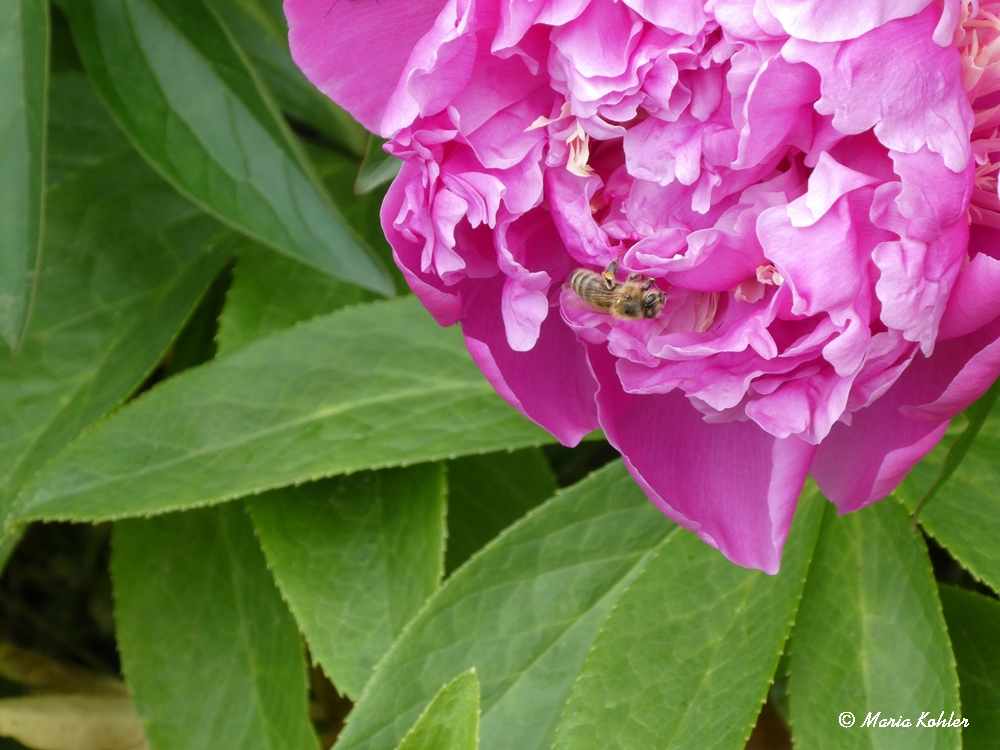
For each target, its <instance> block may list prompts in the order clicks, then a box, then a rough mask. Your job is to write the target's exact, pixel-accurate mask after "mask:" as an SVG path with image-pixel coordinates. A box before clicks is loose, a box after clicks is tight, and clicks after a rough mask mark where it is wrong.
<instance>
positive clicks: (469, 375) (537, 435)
mask: <svg viewBox="0 0 1000 750" xmlns="http://www.w3.org/2000/svg"><path fill="white" fill-rule="evenodd" d="M551 440H552V438H551V436H549V435H548V434H547V433H546V432H544V431H543V430H542V429H541V428H539V427H537V426H535V425H533V424H532V423H530V422H529V421H528V420H527V419H525V418H524V417H522V416H521V415H520V414H519V413H517V412H516V411H515V410H514V409H513V408H512V407H510V406H509V405H507V404H506V403H505V402H504V401H503V400H502V399H501V398H500V397H499V396H497V395H496V393H495V392H494V391H493V388H491V387H490V385H489V383H488V382H487V381H486V379H485V378H484V377H483V376H482V374H481V373H480V372H479V369H478V368H477V367H476V366H475V364H474V363H473V361H472V358H471V357H470V356H469V354H468V351H467V350H466V348H465V344H464V341H463V339H462V335H461V332H460V331H458V330H457V329H444V328H441V327H439V326H438V325H437V324H436V323H435V322H434V321H433V320H432V318H431V317H430V315H429V314H428V313H427V312H426V311H425V310H424V309H423V308H422V307H421V306H420V303H419V302H418V301H417V300H416V299H415V298H407V299H403V300H398V301H394V302H376V303H373V304H370V305H363V306H360V307H355V308H351V309H349V310H343V311H340V312H337V313H334V314H333V315H329V316H326V317H324V318H318V319H316V320H313V321H310V322H309V323H304V324H302V325H300V326H298V327H296V328H293V329H292V330H290V331H284V332H282V333H279V334H276V335H274V336H271V337H269V338H267V339H264V340H262V341H258V342H256V343H253V344H249V345H247V346H245V347H243V348H242V349H240V350H238V351H236V352H233V353H232V354H231V355H230V356H228V357H225V358H223V359H219V360H215V361H213V362H210V363H208V364H206V365H203V366H201V367H198V368H195V369H193V370H188V371H186V372H183V373H181V374H180V375H178V376H176V377H173V378H170V379H169V380H167V381H165V382H164V383H162V384H161V385H159V386H158V387H157V388H155V389H154V390H153V391H151V392H149V393H148V394H146V395H144V396H143V397H142V398H140V399H137V400H136V401H134V402H133V403H131V404H129V405H128V407H126V408H125V409H122V410H121V411H120V412H119V413H118V414H116V415H115V416H114V417H112V418H111V419H108V420H106V421H105V422H103V423H102V424H101V425H99V426H98V427H97V428H96V429H94V430H92V431H91V432H89V433H88V434H87V435H86V437H85V438H84V439H82V440H79V441H77V442H76V443H74V444H73V445H72V446H71V447H70V448H69V449H68V450H67V451H66V452H65V453H63V455H62V456H61V457H60V459H59V460H58V461H57V462H56V463H54V464H53V465H51V466H50V467H49V468H48V470H47V471H45V472H44V473H43V474H42V475H41V476H40V477H39V478H38V479H37V480H36V481H35V482H34V483H33V485H32V487H31V488H29V490H28V491H27V492H26V493H25V495H24V496H23V503H20V504H19V507H20V512H21V517H22V518H25V519H35V518H47V519H55V518H67V519H70V518H71V519H75V520H84V519H86V520H96V519H99V518H101V519H107V518H114V517H120V516H123V515H137V514H144V513H154V512H161V511H165V510H173V509H177V508H183V507H191V506H196V505H207V504H210V503H215V502H220V501H223V500H229V499H232V498H235V497H241V496H243V495H248V494H253V493H257V492H261V491H263V490H267V489H272V488H275V487H282V486H286V485H289V484H292V483H295V482H303V481H306V480H313V479H319V478H321V477H326V476H334V475H337V474H344V473H349V472H352V471H357V470H360V469H374V468H384V467H389V466H400V465H407V464H412V463H420V462H423V461H436V460H440V459H443V458H448V457H452V456H457V455H466V454H471V453H481V452H489V451H496V450H501V449H503V448H515V447H523V446H527V445H538V444H540V443H544V442H550V441H551Z"/></svg>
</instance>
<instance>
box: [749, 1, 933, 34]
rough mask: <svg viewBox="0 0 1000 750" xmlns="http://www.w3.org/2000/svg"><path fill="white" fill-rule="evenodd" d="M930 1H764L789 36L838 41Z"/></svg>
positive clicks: (916, 10) (910, 13)
mask: <svg viewBox="0 0 1000 750" xmlns="http://www.w3.org/2000/svg"><path fill="white" fill-rule="evenodd" d="M930 2H931V0H837V2H830V1H829V0H767V7H768V8H770V10H771V13H773V14H774V17H775V18H777V19H778V21H779V22H780V23H781V26H782V27H783V28H784V29H785V31H787V32H788V34H789V35H791V36H793V37H796V38H798V39H806V40H808V41H810V42H840V41H843V40H845V39H856V38H857V37H859V36H861V35H862V34H865V33H866V32H869V31H871V30H872V29H875V28H878V27H879V26H882V25H883V24H885V23H887V22H889V21H892V20H894V19H896V18H907V17H908V16H915V15H916V14H917V13H919V12H920V11H922V10H923V9H924V8H926V7H927V6H928V5H929V4H930Z"/></svg>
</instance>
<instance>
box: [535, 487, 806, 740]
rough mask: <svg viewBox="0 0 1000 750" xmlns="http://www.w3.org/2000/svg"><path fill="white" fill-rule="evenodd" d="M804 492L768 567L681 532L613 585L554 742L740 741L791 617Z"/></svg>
mask: <svg viewBox="0 0 1000 750" xmlns="http://www.w3.org/2000/svg"><path fill="white" fill-rule="evenodd" d="M818 494H819V493H818V492H816V491H812V492H810V493H807V495H805V496H804V498H803V499H804V502H802V503H800V506H799V509H798V511H797V512H796V515H795V522H794V525H793V528H792V531H791V532H790V534H789V539H788V543H787V546H786V548H785V552H784V556H783V559H782V563H781V572H780V573H779V574H778V575H776V576H769V575H767V574H766V573H763V572H761V571H759V570H747V569H745V568H741V567H738V566H736V565H733V563H731V562H729V561H728V560H726V559H725V558H724V557H722V555H720V554H719V553H718V552H717V551H716V550H713V549H712V548H711V547H709V546H708V545H706V544H705V543H704V542H703V541H701V540H700V539H698V537H697V536H695V535H694V534H691V533H683V534H675V535H674V536H672V537H671V538H670V539H668V540H667V541H666V542H665V543H664V544H663V545H662V546H661V547H660V549H659V550H657V552H656V556H655V557H654V558H653V559H652V560H651V561H650V562H649V564H648V565H647V566H646V568H645V570H643V572H642V573H641V574H640V575H639V577H638V578H636V580H635V581H634V582H633V583H632V584H631V585H630V586H629V588H628V590H627V591H626V592H625V593H624V594H623V595H622V597H621V599H620V600H619V602H618V603H617V604H616V605H615V609H614V611H613V612H612V614H611V616H610V617H609V618H608V621H607V623H606V624H605V625H604V628H603V629H602V631H601V634H600V635H599V636H598V638H597V641H596V642H595V643H594V647H593V648H592V649H591V652H590V654H589V655H588V657H587V661H586V662H585V664H584V665H583V669H582V671H581V673H580V676H579V678H578V679H577V682H576V685H574V687H573V692H572V694H571V695H570V699H569V702H568V704H567V706H566V710H565V713H564V715H563V718H562V720H561V722H560V724H559V728H558V731H557V734H556V741H555V744H554V746H553V747H554V748H557V750H583V749H584V748H586V749H588V750H589V749H590V748H597V749H599V750H607V749H610V748H649V749H650V750H653V749H654V748H655V749H656V750H660V749H662V750H668V749H669V750H680V749H681V748H690V747H712V748H720V750H721V748H732V750H742V748H743V747H744V745H746V742H747V738H748V737H749V736H750V732H751V730H752V729H753V727H754V723H755V722H756V719H757V714H758V713H759V712H760V707H761V706H762V705H763V703H764V699H765V698H766V696H767V691H768V688H769V687H770V685H771V680H772V678H773V675H774V672H775V669H776V668H777V666H778V660H779V658H780V657H781V652H782V650H783V649H784V645H785V640H786V638H787V637H788V633H789V631H790V630H791V628H792V622H793V621H794V619H795V613H796V610H797V608H798V604H799V599H800V597H801V596H802V588H803V585H804V584H805V580H806V574H807V573H808V571H809V563H810V560H811V558H812V553H813V547H814V545H815V543H816V537H817V533H818V531H819V525H820V519H821V518H822V515H823V506H822V504H821V500H820V498H819V496H818Z"/></svg>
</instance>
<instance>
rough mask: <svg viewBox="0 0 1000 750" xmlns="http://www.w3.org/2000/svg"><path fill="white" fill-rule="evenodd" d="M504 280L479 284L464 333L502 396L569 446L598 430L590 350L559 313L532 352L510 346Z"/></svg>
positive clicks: (470, 296)
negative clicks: (502, 302) (502, 307)
mask: <svg viewBox="0 0 1000 750" xmlns="http://www.w3.org/2000/svg"><path fill="white" fill-rule="evenodd" d="M501 295H502V282H501V281H500V280H499V279H490V280H488V281H481V282H475V283H472V284H470V285H469V287H468V291H467V292H466V293H465V294H464V295H463V296H464V298H465V302H466V307H465V311H464V313H463V314H464V320H463V321H462V331H463V332H464V333H465V343H466V345H467V346H468V347H469V352H470V353H471V354H472V358H473V359H474V360H475V361H476V364H477V365H479V369H481V370H482V371H483V374H484V375H485V376H486V378H487V379H488V380H489V381H490V383H491V384H492V385H493V387H494V388H496V390H497V392H498V393H499V394H500V395H501V396H503V397H504V398H505V399H506V400H507V401H508V402H509V403H510V404H511V405H512V406H513V407H514V408H516V409H517V410H518V411H520V412H521V413H522V414H524V416H526V417H527V418H528V419H530V420H532V421H533V422H536V423H538V424H540V425H541V426H542V427H544V428H545V429H546V430H548V431H549V432H551V433H552V434H553V435H555V436H556V438H558V439H559V442H561V443H562V444H563V445H569V446H573V445H576V444H577V443H579V442H580V440H581V439H582V438H583V436H584V435H586V434H587V433H589V432H592V431H593V430H596V429H597V428H598V427H599V426H600V425H599V424H598V422H597V407H596V404H595V402H594V394H595V392H596V390H597V383H596V382H595V381H594V378H593V376H592V375H591V373H590V369H589V368H588V366H587V357H586V351H585V350H584V348H583V344H581V343H580V342H578V341H577V340H576V337H575V336H574V335H573V333H572V331H570V329H569V328H568V327H566V326H565V325H564V324H563V322H562V320H560V318H559V316H558V315H549V316H548V317H547V318H546V319H545V322H544V323H542V326H541V329H540V331H539V336H538V342H537V343H536V345H535V347H534V348H533V349H531V350H530V351H526V352H515V351H513V350H512V349H511V348H510V346H509V345H508V343H507V334H506V330H505V327H504V322H503V319H502V318H501V316H500V315H498V314H497V311H498V310H499V309H500V298H501Z"/></svg>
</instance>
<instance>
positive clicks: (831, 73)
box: [781, 3, 973, 172]
mask: <svg viewBox="0 0 1000 750" xmlns="http://www.w3.org/2000/svg"><path fill="white" fill-rule="evenodd" d="M827 5H829V6H830V7H835V4H833V3H827ZM836 7H838V8H839V4H838V5H836ZM936 22H937V10H936V8H934V7H930V8H927V9H926V10H924V11H923V12H922V13H920V14H919V15H916V16H912V17H910V18H906V19H902V20H896V21H890V22H889V23H887V24H885V25H883V26H880V27H878V28H876V29H875V30H874V31H871V32H869V33H868V34H865V35H864V36H862V37H860V38H858V39H851V40H850V41H846V42H841V43H839V44H816V43H814V42H805V41H801V40H798V39H794V38H793V39H791V40H789V41H788V43H787V44H785V46H784V47H783V48H782V52H781V54H782V56H783V57H784V58H785V59H786V60H788V61H789V62H807V63H809V64H810V65H812V66H813V67H814V68H816V70H818V71H819V73H820V76H821V78H822V84H821V89H822V92H823V97H822V98H821V99H820V100H819V101H818V102H816V111H817V112H819V113H820V114H826V115H833V125H834V127H836V128H837V130H839V131H840V132H841V133H844V134H845V135H851V134H857V133H863V132H865V131H866V130H869V129H871V128H875V134H876V135H877V136H878V139H879V141H881V142H882V143H883V144H884V145H885V146H886V147H888V148H889V149H891V150H894V151H901V152H903V153H908V154H913V153H916V152H917V151H919V150H920V149H921V148H923V147H924V146H926V147H928V148H929V149H930V150H931V151H933V152H934V153H937V154H941V156H942V157H943V158H944V161H945V164H946V165H947V167H948V169H950V170H952V171H953V172H964V171H965V168H966V167H967V166H968V164H969V159H970V158H971V156H972V150H971V147H970V145H969V135H970V133H971V131H972V124H973V118H972V107H971V106H970V104H969V100H968V97H967V96H966V94H965V89H964V87H963V85H962V72H961V67H962V66H961V61H960V60H959V55H958V51H957V50H956V49H955V48H954V47H951V46H949V47H947V48H943V47H940V46H938V45H937V44H935V42H934V40H933V38H932V36H933V32H934V26H935V24H936ZM900 81H905V82H906V85H899V82H900Z"/></svg>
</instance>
